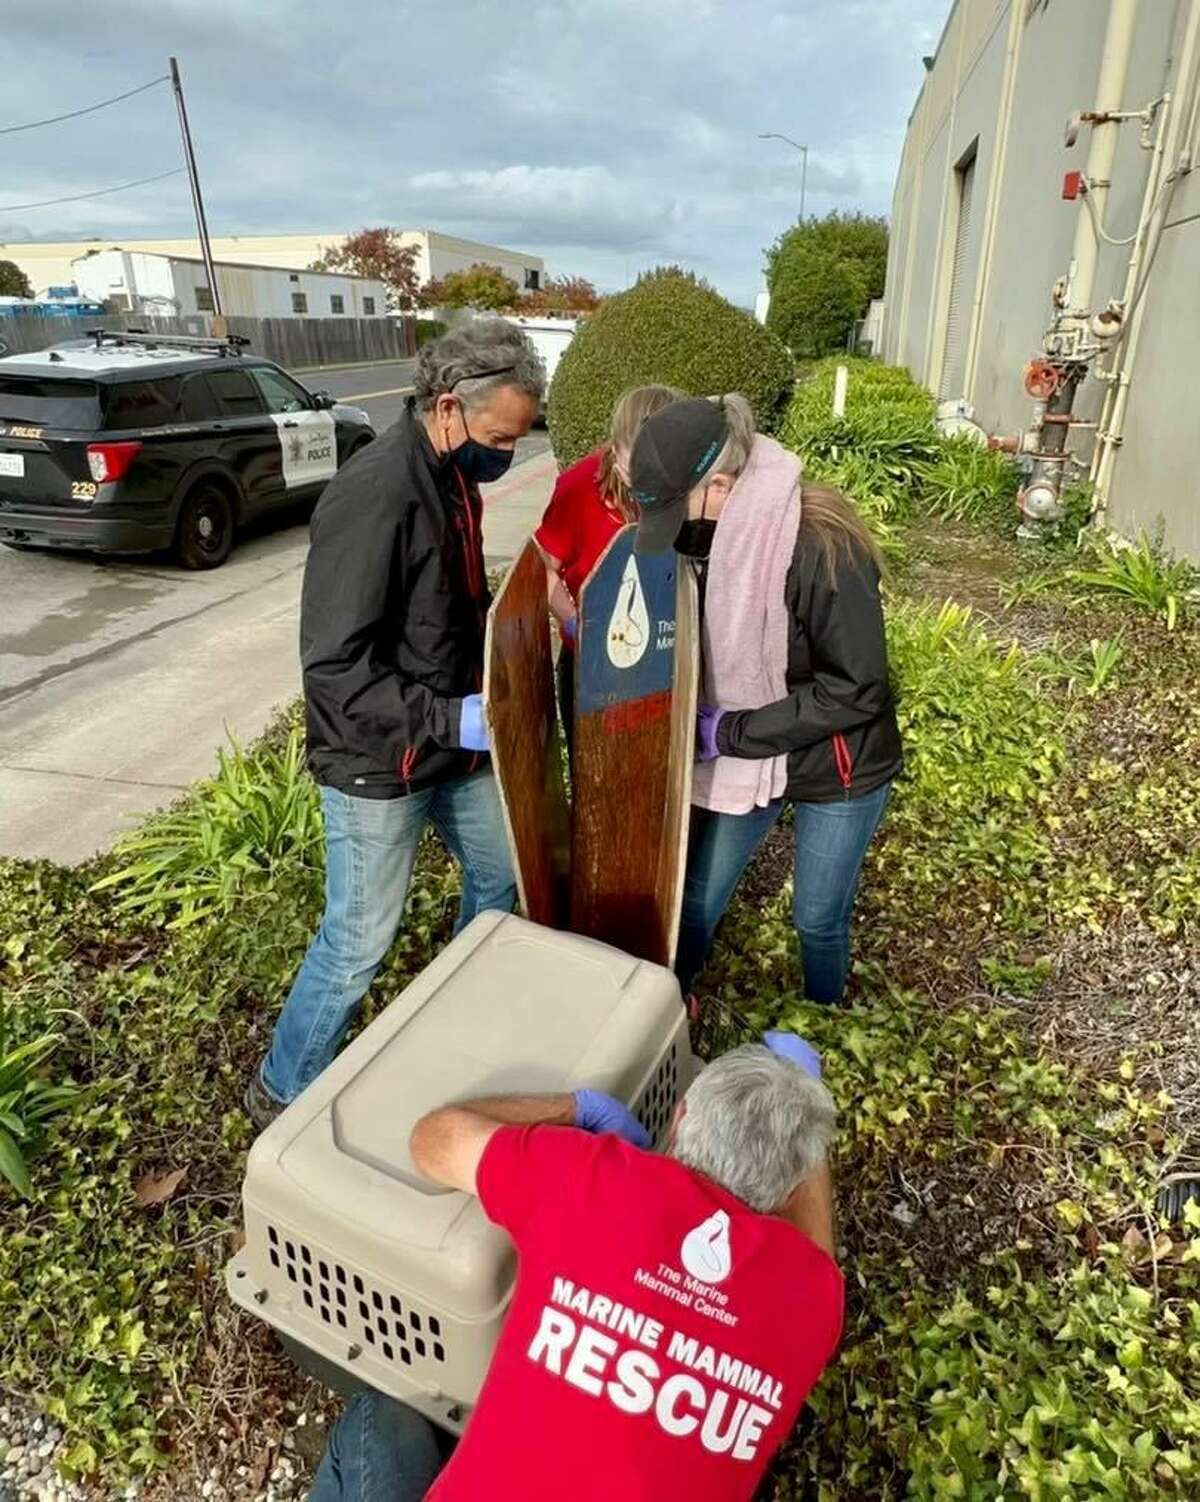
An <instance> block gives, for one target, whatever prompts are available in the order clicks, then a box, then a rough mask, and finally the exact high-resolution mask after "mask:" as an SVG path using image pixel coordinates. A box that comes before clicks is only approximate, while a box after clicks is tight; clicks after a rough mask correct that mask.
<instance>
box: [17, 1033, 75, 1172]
mask: <svg viewBox="0 0 1200 1502" xmlns="http://www.w3.org/2000/svg"><path fill="white" fill-rule="evenodd" d="M60 1041H61V1037H60V1035H59V1034H57V1033H45V1034H43V1035H42V1036H41V1037H39V1038H34V1039H32V1040H31V1041H30V1042H28V1043H21V1044H16V1045H12V1046H10V1044H9V1041H8V1029H7V1027H6V1021H5V1009H4V1008H3V1007H0V1178H4V1179H7V1180H8V1182H9V1183H10V1184H11V1185H12V1187H13V1188H14V1189H15V1190H16V1191H17V1193H18V1194H23V1195H29V1194H31V1193H32V1185H31V1183H30V1180H29V1168H28V1165H27V1163H26V1154H27V1153H28V1152H29V1151H30V1149H31V1148H32V1147H33V1146H34V1145H35V1144H36V1141H37V1137H38V1134H39V1132H40V1130H41V1128H42V1127H43V1126H44V1125H45V1123H46V1122H48V1121H49V1120H50V1118H51V1117H52V1116H57V1115H58V1114H59V1113H60V1112H62V1111H65V1110H67V1109H68V1108H69V1107H70V1106H71V1105H72V1104H73V1103H74V1102H75V1101H76V1100H78V1098H79V1091H78V1089H77V1088H76V1087H75V1086H74V1085H52V1084H48V1083H47V1082H46V1081H45V1080H44V1079H43V1078H42V1077H41V1074H40V1071H41V1069H42V1067H43V1066H44V1065H45V1064H46V1062H47V1061H48V1060H49V1058H50V1055H51V1054H52V1053H53V1052H54V1051H55V1049H56V1048H57V1047H58V1045H59V1043H60Z"/></svg>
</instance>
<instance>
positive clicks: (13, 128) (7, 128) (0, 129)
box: [0, 73, 167, 136]
mask: <svg viewBox="0 0 1200 1502" xmlns="http://www.w3.org/2000/svg"><path fill="white" fill-rule="evenodd" d="M166 81H167V75H166V74H165V73H164V74H163V75H162V77H161V78H152V79H151V80H150V82H149V83H143V84H139V85H138V87H137V88H136V89H130V90H129V91H128V93H125V94H114V95H113V97H112V98H111V99H102V100H101V101H100V103H99V104H89V105H88V107H87V109H83V110H72V111H71V112H70V113H69V114H66V115H51V116H50V118H49V119H48V120H31V121H30V122H29V124H28V125H2V126H0V136H11V135H15V134H16V132H17V131H19V130H37V128H38V127H39V126H41V125H57V124H58V123H59V121H60V120H76V119H78V118H79V116H80V115H91V114H94V113H95V112H96V111H97V110H103V109H107V108H108V106H109V105H110V104H120V102H121V100H122V99H132V98H133V96H134V95H135V94H144V93H145V92H146V90H147V89H153V88H154V87H155V86H156V85H158V84H160V83H166Z"/></svg>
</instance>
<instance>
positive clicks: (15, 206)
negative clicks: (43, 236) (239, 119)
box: [0, 167, 184, 214]
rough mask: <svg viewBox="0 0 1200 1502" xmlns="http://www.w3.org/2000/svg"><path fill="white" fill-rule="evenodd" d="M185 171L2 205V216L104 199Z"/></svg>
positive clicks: (177, 169) (177, 168)
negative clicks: (31, 201)
mask: <svg viewBox="0 0 1200 1502" xmlns="http://www.w3.org/2000/svg"><path fill="white" fill-rule="evenodd" d="M183 171H184V169H183V168H182V167H176V168H175V169H174V170H173V171H171V172H159V173H157V174H156V175H155V176H154V177H139V178H138V179H137V180H136V181H134V182H131V183H118V184H117V185H116V187H114V188H97V189H96V190H95V192H94V193H71V194H69V195H68V196H67V197H66V198H43V199H42V201H41V203H0V214H14V213H16V212H17V211H18V210H19V209H48V208H50V207H51V206H52V205H53V204H56V203H79V202H80V200H81V199H84V198H103V197H104V195H105V194H106V193H124V191H125V189H126V188H141V187H144V186H145V185H146V183H160V182H162V181H163V179H164V178H168V177H179V176H180V175H181V174H182V172H183Z"/></svg>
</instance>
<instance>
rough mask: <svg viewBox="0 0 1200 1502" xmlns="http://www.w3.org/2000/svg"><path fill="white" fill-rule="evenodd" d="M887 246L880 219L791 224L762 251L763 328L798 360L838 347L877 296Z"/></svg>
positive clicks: (880, 290)
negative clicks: (765, 306) (765, 309)
mask: <svg viewBox="0 0 1200 1502" xmlns="http://www.w3.org/2000/svg"><path fill="white" fill-rule="evenodd" d="M887 244H888V238H887V223H886V221H885V220H884V219H874V218H868V217H867V216H865V215H862V214H848V215H842V214H839V213H836V212H835V213H832V214H829V215H828V216H827V217H826V218H824V219H808V220H805V221H803V222H802V223H799V224H795V225H793V226H792V228H791V229H789V230H786V231H785V232H784V233H783V234H782V235H781V236H780V237H779V239H778V240H777V241H776V242H775V244H774V245H772V246H771V247H770V248H769V249H768V251H767V265H766V275H767V288H768V290H769V292H770V294H771V302H770V307H769V309H768V312H767V327H768V328H769V329H770V330H771V331H772V332H773V333H776V334H778V335H779V337H780V338H781V339H782V340H783V342H784V343H785V344H786V345H787V346H788V347H789V348H790V349H791V350H792V352H793V353H794V354H795V355H796V356H797V357H798V358H801V359H807V358H812V357H814V356H820V355H825V354H829V353H831V352H832V351H834V350H839V349H844V348H845V347H846V344H847V340H848V338H849V336H850V333H851V330H852V329H853V327H854V324H855V321H856V320H857V319H859V318H861V317H862V315H863V313H865V312H866V308H867V304H868V303H869V301H870V300H871V298H872V297H879V296H881V295H882V293H883V284H884V278H885V274H886V271H887Z"/></svg>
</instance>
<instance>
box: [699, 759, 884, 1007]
mask: <svg viewBox="0 0 1200 1502" xmlns="http://www.w3.org/2000/svg"><path fill="white" fill-rule="evenodd" d="M891 790H892V788H891V783H887V784H885V785H884V786H883V787H881V788H877V789H876V791H875V792H873V793H867V794H866V796H865V797H862V798H853V799H850V800H849V801H848V802H839V803H795V804H793V805H792V807H793V810H794V820H795V828H796V855H795V897H794V900H793V906H792V920H793V922H794V923H795V925H796V933H797V934H798V935H799V937H800V952H801V959H802V961H803V968H804V994H805V996H806V997H808V998H809V999H810V1000H812V1001H840V1000H841V997H842V993H843V991H844V990H845V989H846V978H847V976H848V975H849V973H850V914H851V912H852V911H853V908H854V898H855V894H856V893H857V891H858V877H859V872H860V871H861V870H862V863H863V860H864V858H865V857H866V853H867V847H868V846H869V845H870V843H871V839H872V836H873V835H874V833H875V831H876V829H877V828H878V827H879V821H880V819H882V818H883V811H884V809H885V808H886V806H887V801H888V795H889V794H890V793H891ZM783 807H784V800H783V799H782V798H780V799H778V800H776V802H774V803H769V804H768V805H767V807H766V808H756V809H754V810H752V811H751V812H750V813H748V814H714V813H710V812H709V811H708V810H707V809H703V808H694V809H693V810H692V826H691V836H690V841H689V845H688V865H687V878H686V880H685V882H684V888H683V916H682V920H681V922H680V928H679V949H678V952H677V954H676V958H675V973H676V975H678V977H679V984H680V986H681V987H682V988H683V990H684V992H685V994H686V992H687V991H688V990H689V989H690V987H691V984H692V981H693V979H694V978H695V975H696V972H697V971H698V970H699V969H700V967H701V966H702V965H703V964H704V961H705V959H706V958H707V957H708V951H709V949H710V948H711V947H712V941H713V935H714V934H715V933H716V931H717V925H718V923H720V921H721V919H722V918H723V917H724V915H725V909H726V908H727V907H728V906H729V902H730V899H731V898H732V896H733V892H734V888H735V887H736V886H737V884H738V882H739V881H740V880H741V876H742V872H743V871H744V870H745V869H746V867H747V866H748V865H749V864H750V860H751V858H752V857H753V855H754V852H755V851H756V850H757V849H758V847H759V846H760V845H761V844H762V842H763V840H764V839H766V837H767V834H768V833H769V831H770V829H771V826H772V825H773V824H774V823H775V821H776V819H778V818H779V815H780V814H781V813H782V812H783Z"/></svg>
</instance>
